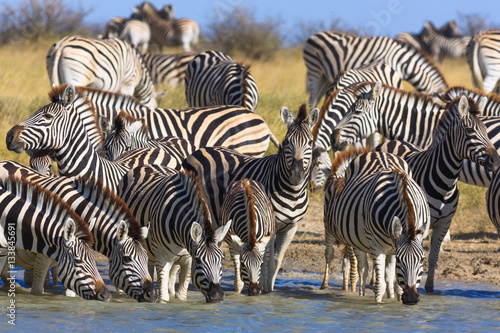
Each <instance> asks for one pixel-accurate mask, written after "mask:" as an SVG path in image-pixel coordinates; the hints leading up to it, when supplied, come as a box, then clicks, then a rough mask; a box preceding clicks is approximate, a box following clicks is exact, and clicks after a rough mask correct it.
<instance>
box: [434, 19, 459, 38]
mask: <svg viewBox="0 0 500 333" xmlns="http://www.w3.org/2000/svg"><path fill="white" fill-rule="evenodd" d="M438 31H439V33H440V34H442V35H443V36H445V37H450V38H454V37H463V34H462V32H461V31H460V29H459V28H458V22H457V21H456V20H451V21H449V22H446V23H445V24H443V26H442V27H441V28H439V30H438Z"/></svg>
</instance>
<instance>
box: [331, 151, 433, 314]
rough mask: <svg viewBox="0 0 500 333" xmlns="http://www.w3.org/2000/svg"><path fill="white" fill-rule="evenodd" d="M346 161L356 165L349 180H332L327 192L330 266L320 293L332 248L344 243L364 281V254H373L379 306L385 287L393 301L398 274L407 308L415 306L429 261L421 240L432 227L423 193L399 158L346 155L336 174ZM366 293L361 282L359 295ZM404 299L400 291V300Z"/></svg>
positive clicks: (339, 160) (336, 165) (375, 154)
mask: <svg viewBox="0 0 500 333" xmlns="http://www.w3.org/2000/svg"><path fill="white" fill-rule="evenodd" d="M344 159H347V161H346V162H349V161H351V160H352V162H350V164H349V165H348V167H347V170H346V171H345V173H346V175H345V176H343V175H342V176H338V175H337V176H334V177H333V179H332V181H329V182H328V183H327V187H326V193H325V214H324V222H325V242H326V251H325V259H326V267H325V278H324V280H323V285H322V288H323V287H324V286H325V285H326V286H327V285H328V270H329V265H330V262H331V261H332V259H333V244H334V243H335V241H340V242H342V243H344V244H347V245H349V246H352V247H353V248H354V252H355V253H356V257H357V258H358V266H359V268H358V270H359V275H360V276H362V277H363V276H364V274H363V272H364V271H365V269H367V268H368V267H364V266H365V265H364V263H365V260H366V253H370V254H371V256H372V258H373V266H374V268H375V273H376V281H375V286H374V287H375V300H376V302H378V303H380V302H382V298H383V295H384V292H385V291H386V287H389V288H388V289H389V291H390V292H389V293H388V295H387V296H388V297H389V298H394V289H393V288H392V283H393V281H394V273H395V270H397V277H398V284H399V285H400V287H401V288H402V289H403V294H402V297H401V299H402V301H403V303H404V304H408V305H414V304H417V303H418V301H419V299H420V296H419V294H418V291H417V288H418V286H419V284H420V279H421V276H422V269H423V266H422V262H423V259H424V257H425V252H424V248H423V246H422V240H423V238H424V237H425V236H426V234H427V232H428V229H429V223H430V213H429V205H428V204H427V199H426V196H425V194H424V192H423V191H422V189H421V188H420V186H419V185H418V184H417V183H416V182H415V181H414V180H413V179H412V178H411V176H410V175H409V173H410V171H409V167H408V165H407V163H405V162H404V161H403V160H402V159H401V158H399V157H397V156H395V155H392V154H386V153H380V152H369V153H364V150H361V151H356V152H342V153H340V154H339V156H338V157H337V159H336V160H335V163H334V166H333V168H332V173H333V175H335V174H336V173H337V172H338V171H339V170H338V168H339V167H340V166H341V165H342V163H345V161H344ZM343 173H344V172H341V174H343ZM394 254H395V257H396V258H394ZM384 267H385V269H384ZM385 271H386V272H385ZM386 273H387V275H386ZM364 293H365V280H364V278H362V279H361V288H360V295H364ZM400 296H401V290H400V289H399V288H398V299H399V297H400Z"/></svg>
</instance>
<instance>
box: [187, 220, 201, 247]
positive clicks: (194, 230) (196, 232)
mask: <svg viewBox="0 0 500 333" xmlns="http://www.w3.org/2000/svg"><path fill="white" fill-rule="evenodd" d="M190 233H191V238H192V239H193V241H194V242H195V243H197V244H198V243H199V242H200V241H201V235H202V234H203V229H202V228H201V225H200V224H199V223H198V222H193V225H192V226H191V230H190Z"/></svg>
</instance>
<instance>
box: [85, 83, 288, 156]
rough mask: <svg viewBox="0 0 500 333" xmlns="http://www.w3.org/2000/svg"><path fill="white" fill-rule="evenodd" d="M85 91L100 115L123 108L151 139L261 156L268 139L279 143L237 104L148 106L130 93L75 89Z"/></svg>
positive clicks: (110, 114)
mask: <svg viewBox="0 0 500 333" xmlns="http://www.w3.org/2000/svg"><path fill="white" fill-rule="evenodd" d="M77 91H81V92H82V93H86V95H87V101H88V102H92V105H93V106H94V107H95V110H96V111H97V113H98V114H99V115H100V116H103V117H105V118H107V119H109V120H110V126H113V122H112V121H113V119H115V117H116V116H117V115H118V113H119V112H120V111H121V110H123V111H125V112H127V113H128V114H130V115H132V116H134V117H136V118H143V119H144V121H145V123H146V124H147V125H148V128H149V134H150V137H151V138H153V139H157V138H162V137H166V136H176V137H179V138H182V139H185V140H187V141H189V142H191V143H192V144H193V145H194V146H195V147H196V148H202V147H213V146H224V147H228V148H231V149H234V150H237V151H238V152H240V153H243V154H247V155H251V156H257V157H262V156H264V153H265V152H266V150H267V147H268V146H269V140H271V141H272V142H273V143H274V144H275V145H276V146H278V145H279V142H278V141H277V139H276V137H275V136H274V135H273V134H272V132H271V130H270V129H269V126H267V124H266V122H265V121H264V119H262V117H260V116H259V115H257V114H255V113H254V112H252V111H250V110H248V109H246V108H244V107H238V106H232V105H229V106H211V107H200V108H187V109H160V108H156V109H150V108H147V107H145V106H142V105H140V104H139V103H137V101H135V100H134V99H133V98H132V97H130V96H125V95H120V94H113V93H108V92H105V91H102V90H98V89H92V88H85V89H77Z"/></svg>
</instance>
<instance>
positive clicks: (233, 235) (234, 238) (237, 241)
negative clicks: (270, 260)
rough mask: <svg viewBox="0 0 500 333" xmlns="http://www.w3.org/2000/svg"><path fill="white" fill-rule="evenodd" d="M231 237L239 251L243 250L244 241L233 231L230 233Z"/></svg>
mask: <svg viewBox="0 0 500 333" xmlns="http://www.w3.org/2000/svg"><path fill="white" fill-rule="evenodd" d="M231 239H232V241H233V243H234V244H236V245H237V246H238V248H239V249H240V252H241V251H242V250H243V247H244V246H245V243H243V242H242V241H241V239H240V238H239V237H238V236H236V235H235V234H233V233H231Z"/></svg>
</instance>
